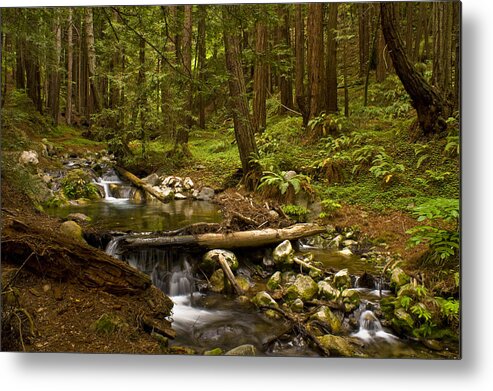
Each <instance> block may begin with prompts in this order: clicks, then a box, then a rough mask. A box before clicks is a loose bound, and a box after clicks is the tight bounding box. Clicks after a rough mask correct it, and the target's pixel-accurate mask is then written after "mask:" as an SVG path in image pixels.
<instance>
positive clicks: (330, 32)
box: [326, 3, 338, 113]
mask: <svg viewBox="0 0 493 391" xmlns="http://www.w3.org/2000/svg"><path fill="white" fill-rule="evenodd" d="M337 7H338V4H337V3H329V4H328V13H329V19H328V23H327V45H328V46H327V67H326V72H327V78H326V79H327V88H326V91H327V95H326V111H327V113H336V112H337V111H338V107H337V40H336V38H337V37H336V33H335V30H337Z"/></svg>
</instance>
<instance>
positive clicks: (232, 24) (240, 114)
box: [222, 5, 261, 190]
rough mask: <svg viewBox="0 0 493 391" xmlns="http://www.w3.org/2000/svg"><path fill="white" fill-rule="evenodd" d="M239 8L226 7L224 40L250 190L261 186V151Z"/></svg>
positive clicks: (245, 180)
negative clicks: (248, 86) (258, 157)
mask: <svg viewBox="0 0 493 391" xmlns="http://www.w3.org/2000/svg"><path fill="white" fill-rule="evenodd" d="M236 8H237V7H235V6H231V5H225V6H222V17H223V39H224V49H225V55H226V68H227V70H228V77H229V83H228V84H229V92H230V100H231V103H230V104H231V110H232V114H233V123H234V128H235V138H236V142H237V144H238V151H239V154H240V160H241V165H242V169H243V178H242V183H243V184H244V185H245V188H246V189H247V190H253V189H255V188H256V186H257V183H258V180H259V179H260V174H261V173H260V167H259V166H258V164H256V163H254V162H252V160H251V159H252V157H253V156H256V155H257V153H258V151H257V145H256V143H255V134H254V126H253V122H252V120H251V118H250V112H249V108H248V100H247V94H246V88H245V78H244V75H243V71H242V67H241V61H240V38H239V36H238V31H239V28H238V25H237V21H236V18H235V15H234V13H235V9H236Z"/></svg>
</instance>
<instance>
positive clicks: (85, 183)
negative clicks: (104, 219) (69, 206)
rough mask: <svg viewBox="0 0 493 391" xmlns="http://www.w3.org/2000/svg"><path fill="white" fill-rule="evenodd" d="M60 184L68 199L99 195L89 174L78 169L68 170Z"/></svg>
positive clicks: (94, 197)
mask: <svg viewBox="0 0 493 391" xmlns="http://www.w3.org/2000/svg"><path fill="white" fill-rule="evenodd" d="M61 186H62V190H63V193H64V194H65V196H66V197H67V198H68V199H70V200H74V199H78V198H89V199H96V198H98V197H99V190H98V188H97V186H96V185H95V184H94V183H92V180H91V177H90V176H89V174H87V173H86V172H84V171H83V170H80V169H77V170H72V171H69V172H68V173H67V175H66V176H65V177H64V178H63V179H62V181H61Z"/></svg>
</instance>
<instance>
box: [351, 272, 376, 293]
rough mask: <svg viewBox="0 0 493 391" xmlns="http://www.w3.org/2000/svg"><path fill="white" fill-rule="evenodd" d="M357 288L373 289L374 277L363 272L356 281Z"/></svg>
mask: <svg viewBox="0 0 493 391" xmlns="http://www.w3.org/2000/svg"><path fill="white" fill-rule="evenodd" d="M356 287H357V288H367V289H375V277H373V276H372V275H371V274H368V273H366V272H364V273H363V274H362V275H361V276H360V277H359V278H358V280H357V281H356Z"/></svg>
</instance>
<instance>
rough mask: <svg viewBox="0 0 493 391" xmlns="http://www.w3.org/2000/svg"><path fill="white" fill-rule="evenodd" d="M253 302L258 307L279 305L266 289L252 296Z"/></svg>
mask: <svg viewBox="0 0 493 391" xmlns="http://www.w3.org/2000/svg"><path fill="white" fill-rule="evenodd" d="M252 303H253V304H255V305H256V306H257V307H259V308H260V307H276V308H277V307H278V304H277V303H276V301H275V300H274V299H273V298H272V297H271V295H269V294H268V293H267V292H265V291H261V292H258V293H257V294H256V295H255V297H253V298H252Z"/></svg>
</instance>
